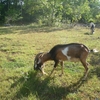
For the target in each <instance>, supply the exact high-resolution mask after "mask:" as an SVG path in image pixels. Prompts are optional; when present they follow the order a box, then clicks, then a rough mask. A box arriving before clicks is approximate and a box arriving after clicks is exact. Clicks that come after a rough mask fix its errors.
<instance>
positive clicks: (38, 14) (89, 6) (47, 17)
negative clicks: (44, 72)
mask: <svg viewBox="0 0 100 100" xmlns="http://www.w3.org/2000/svg"><path fill="white" fill-rule="evenodd" d="M20 2H21V0H17V1H16V0H4V1H1V2H0V11H1V12H0V19H1V20H0V23H2V22H6V23H11V22H13V23H14V22H19V23H21V24H22V23H30V22H36V23H38V24H40V25H49V26H52V25H59V24H60V23H62V22H64V23H68V22H70V23H74V22H83V23H87V22H89V20H90V19H91V18H92V19H93V20H95V22H98V23H99V14H100V0H22V3H20Z"/></svg>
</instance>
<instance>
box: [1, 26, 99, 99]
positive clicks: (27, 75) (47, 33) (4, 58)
mask: <svg viewBox="0 0 100 100" xmlns="http://www.w3.org/2000/svg"><path fill="white" fill-rule="evenodd" d="M95 31H96V32H95V34H94V35H90V34H89V32H90V30H89V29H88V28H85V27H74V28H72V29H71V28H66V29H61V28H55V27H42V28H41V27H40V28H38V27H34V26H32V25H31V26H13V27H0V100H100V52H98V53H91V54H90V55H89V56H88V59H87V61H88V62H89V63H90V66H89V69H90V71H89V75H88V78H87V80H86V81H82V77H83V73H84V68H83V66H82V65H81V63H72V62H65V64H64V66H65V67H64V75H63V76H62V77H60V76H59V74H60V72H61V69H60V66H58V67H57V69H56V71H55V72H54V73H53V75H52V76H51V77H48V76H41V73H39V72H35V71H34V70H33V61H34V57H35V55H36V54H37V53H39V52H47V51H49V50H50V49H51V48H52V47H53V46H54V45H56V44H65V43H71V42H77V43H83V44H85V45H86V46H88V47H89V48H90V49H93V48H96V49H97V50H99V51H100V45H99V44H100V43H99V42H100V35H99V31H100V29H98V28H96V30H95ZM52 68H53V62H52V61H50V62H46V67H45V71H46V72H47V73H48V74H49V73H50V71H51V70H52Z"/></svg>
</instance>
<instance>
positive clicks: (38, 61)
mask: <svg viewBox="0 0 100 100" xmlns="http://www.w3.org/2000/svg"><path fill="white" fill-rule="evenodd" d="M42 57H43V53H39V54H37V55H36V57H35V59H34V70H40V71H42V65H43V62H42Z"/></svg>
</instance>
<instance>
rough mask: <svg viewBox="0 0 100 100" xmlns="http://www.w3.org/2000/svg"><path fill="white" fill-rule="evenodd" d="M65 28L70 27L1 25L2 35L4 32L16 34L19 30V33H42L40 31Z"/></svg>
mask: <svg viewBox="0 0 100 100" xmlns="http://www.w3.org/2000/svg"><path fill="white" fill-rule="evenodd" d="M63 29H68V28H66V27H62V28H59V27H49V26H27V25H26V26H11V27H1V28H0V35H4V34H16V33H17V32H18V31H20V32H18V33H19V34H27V33H30V32H31V33H34V32H37V33H40V32H46V33H49V32H54V31H60V30H63Z"/></svg>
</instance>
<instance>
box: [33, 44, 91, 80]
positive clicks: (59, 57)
mask: <svg viewBox="0 0 100 100" xmlns="http://www.w3.org/2000/svg"><path fill="white" fill-rule="evenodd" d="M89 52H90V50H89V49H88V47H86V46H85V45H84V44H79V43H70V44H59V45H55V46H54V47H53V48H52V49H51V50H50V51H49V52H47V53H38V54H37V55H36V57H35V59H34V70H40V71H41V72H42V74H46V73H45V72H44V70H43V64H44V63H45V62H46V61H48V60H53V61H54V62H55V64H54V68H53V70H52V71H51V73H50V75H51V74H52V73H53V71H54V70H55V68H56V66H57V65H58V63H59V62H60V65H61V70H62V72H61V75H62V74H63V61H66V60H67V61H73V62H76V61H80V62H81V63H82V64H83V66H84V68H85V76H84V79H86V77H87V74H88V63H87V62H86V59H87V56H88V54H89Z"/></svg>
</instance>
